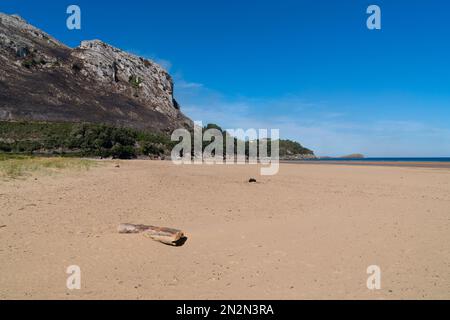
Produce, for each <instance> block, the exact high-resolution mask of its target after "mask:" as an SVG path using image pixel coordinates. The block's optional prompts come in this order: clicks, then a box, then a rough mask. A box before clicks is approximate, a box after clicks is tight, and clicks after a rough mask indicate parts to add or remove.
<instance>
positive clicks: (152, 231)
mask: <svg viewBox="0 0 450 320" xmlns="http://www.w3.org/2000/svg"><path fill="white" fill-rule="evenodd" d="M117 230H118V231H119V233H143V235H144V236H146V237H148V238H151V239H153V240H155V241H159V242H162V243H165V244H168V245H172V246H178V245H180V243H181V242H182V241H183V239H185V236H184V233H183V231H181V230H177V229H172V228H165V227H155V226H146V225H143V224H131V223H122V224H120V225H119V227H118V228H117Z"/></svg>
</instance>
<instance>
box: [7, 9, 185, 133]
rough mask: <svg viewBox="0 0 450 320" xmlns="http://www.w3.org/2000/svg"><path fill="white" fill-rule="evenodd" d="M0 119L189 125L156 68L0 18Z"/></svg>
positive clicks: (158, 127) (161, 127) (104, 47)
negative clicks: (67, 43)
mask: <svg viewBox="0 0 450 320" xmlns="http://www.w3.org/2000/svg"><path fill="white" fill-rule="evenodd" d="M0 120H38V121H69V122H91V123H106V124H112V125H118V126H126V127H133V128H137V129H149V130H155V131H166V132H170V131H172V130H174V129H176V128H181V127H185V128H191V127H192V121H191V120H190V119H188V118H187V117H185V116H184V115H183V114H182V113H181V111H180V108H179V105H178V103H177V102H176V101H175V100H174V98H173V81H172V78H171V76H170V75H169V74H168V73H167V71H165V70H164V69H163V68H162V67H161V66H159V65H158V64H156V63H154V62H152V61H150V60H147V59H144V58H141V57H138V56H135V55H132V54H129V53H126V52H124V51H122V50H120V49H117V48H114V47H112V46H110V45H108V44H106V43H103V42H101V41H99V40H93V41H83V42H82V43H81V45H80V46H79V47H77V48H74V49H71V48H69V47H67V46H65V45H64V44H62V43H60V42H59V41H57V40H56V39H54V38H52V37H51V36H49V35H48V34H46V33H45V32H43V31H41V30H39V29H37V28H35V27H33V26H31V25H30V24H28V23H27V22H26V21H24V20H23V19H22V18H20V17H18V16H10V15H5V14H2V13H0Z"/></svg>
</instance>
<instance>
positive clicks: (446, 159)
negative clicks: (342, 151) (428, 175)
mask: <svg viewBox="0 0 450 320" xmlns="http://www.w3.org/2000/svg"><path fill="white" fill-rule="evenodd" d="M308 161H358V162H364V161H367V162H450V157H442V158H323V159H320V158H319V159H314V160H308Z"/></svg>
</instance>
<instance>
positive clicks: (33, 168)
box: [0, 154, 97, 179]
mask: <svg viewBox="0 0 450 320" xmlns="http://www.w3.org/2000/svg"><path fill="white" fill-rule="evenodd" d="M95 165H97V163H96V161H94V160H88V159H80V158H62V157H51V158H42V157H32V156H22V155H4V154H0V177H3V178H9V179H16V178H19V177H25V176H29V175H31V174H33V173H44V174H51V173H53V172H58V171H60V170H63V169H74V170H89V169H90V168H91V167H92V166H95Z"/></svg>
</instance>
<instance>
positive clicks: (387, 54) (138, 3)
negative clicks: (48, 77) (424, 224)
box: [0, 0, 450, 157]
mask: <svg viewBox="0 0 450 320" xmlns="http://www.w3.org/2000/svg"><path fill="white" fill-rule="evenodd" d="M70 4H77V5H79V6H80V7H81V10H82V29H81V30H79V31H69V30H68V29H67V28H66V22H65V21H66V18H67V15H66V8H67V6H68V5H70ZM371 4H377V5H379V6H380V7H381V10H382V29H381V30H380V31H378V30H376V31H371V30H368V29H367V27H366V19H367V17H368V15H367V14H366V9H367V7H368V6H369V5H371ZM0 11H1V12H5V13H17V14H19V15H21V16H22V17H23V18H25V19H26V20H28V21H29V22H30V23H32V24H34V25H36V26H37V27H39V28H41V29H43V30H44V31H46V32H48V33H50V34H51V35H53V36H55V37H56V38H57V39H59V40H61V41H62V42H64V43H66V44H68V45H70V46H77V45H78V44H79V43H80V41H81V40H89V39H101V40H103V41H105V42H108V43H111V44H112V45H114V46H117V47H119V48H122V49H124V50H127V51H130V52H133V53H136V54H139V55H142V56H145V57H148V58H151V59H154V60H156V61H157V62H159V63H161V64H162V65H163V66H164V67H165V68H167V69H168V70H169V72H170V73H171V74H172V75H173V77H174V79H175V81H176V87H175V88H176V91H175V95H176V97H177V100H178V101H179V103H180V104H181V106H182V110H183V111H184V112H185V113H186V114H187V115H188V116H190V117H191V118H192V119H193V120H202V121H203V122H204V123H207V122H214V123H218V124H220V125H221V126H222V127H224V128H279V129H280V134H281V136H282V137H283V138H290V139H295V140H298V141H300V142H301V143H302V144H303V145H305V146H307V147H309V148H311V149H313V150H314V151H316V154H318V155H331V156H336V155H344V154H348V153H354V152H359V153H363V154H365V155H367V156H411V157H414V156H450V59H449V57H450V24H449V23H448V20H449V18H448V17H449V15H450V2H448V1H442V0H420V1H419V0H395V1H392V0H391V1H380V0H377V1H375V0H374V1H365V0H327V1H326V0H314V1H313V0H309V1H301V0H292V1H288V0H277V1H275V0H274V1H263V0H246V1H242V0H239V1H238V0H227V1H225V0H214V1H212V0H179V1H178V0H172V1H151V0H146V1H144V0H135V1H132V2H127V1H92V0H91V1H84V0H73V1H53V0H52V1H50V0H40V1H23V0H8V1H4V0H3V1H2V2H1V3H0Z"/></svg>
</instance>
